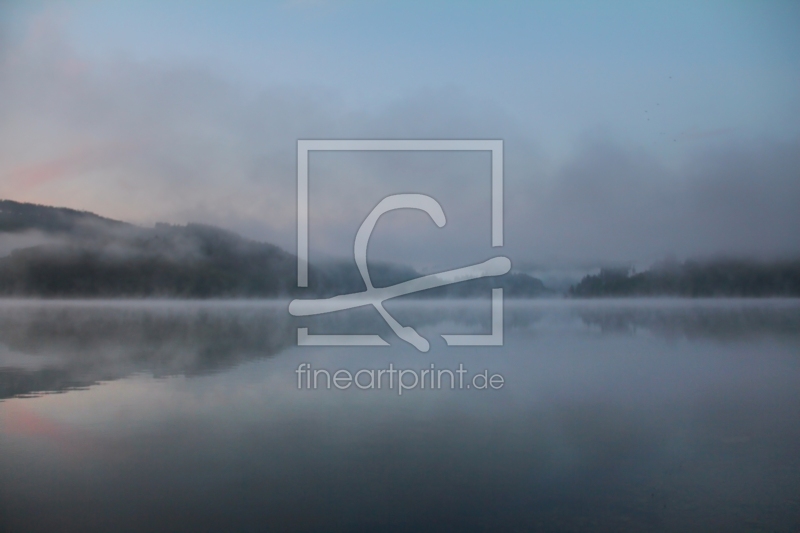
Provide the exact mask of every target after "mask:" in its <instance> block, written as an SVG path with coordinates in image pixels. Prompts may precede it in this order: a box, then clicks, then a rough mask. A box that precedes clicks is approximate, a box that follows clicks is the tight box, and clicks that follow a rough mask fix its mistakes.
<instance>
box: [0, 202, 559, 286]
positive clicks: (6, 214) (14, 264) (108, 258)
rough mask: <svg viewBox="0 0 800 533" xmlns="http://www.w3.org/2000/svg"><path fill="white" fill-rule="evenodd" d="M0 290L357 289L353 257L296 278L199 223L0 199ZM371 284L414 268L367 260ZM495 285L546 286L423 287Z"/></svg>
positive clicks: (246, 244) (284, 264) (278, 257)
mask: <svg viewBox="0 0 800 533" xmlns="http://www.w3.org/2000/svg"><path fill="white" fill-rule="evenodd" d="M7 238H8V240H9V241H10V242H13V243H15V244H16V245H17V246H19V247H18V248H16V249H14V250H12V251H11V252H10V254H9V255H7V256H6V257H2V258H0V294H2V295H6V296H35V297H78V298H81V297H167V298H273V297H289V296H295V295H301V294H302V295H314V296H333V295H336V294H342V293H351V292H360V291H364V290H365V289H366V287H365V285H364V282H363V280H362V279H361V277H360V276H359V274H358V272H357V270H356V268H355V264H350V263H347V262H344V261H341V262H340V261H328V262H326V263H324V264H321V265H316V266H315V265H312V266H311V267H310V269H309V287H310V288H309V289H298V288H297V287H296V265H297V258H296V256H295V255H293V254H290V253H287V252H285V251H283V250H281V249H280V248H278V247H277V246H274V245H272V244H268V243H262V242H256V241H253V240H249V239H245V238H243V237H241V236H239V235H237V234H235V233H233V232H230V231H226V230H224V229H221V228H217V227H214V226H209V225H203V224H187V225H186V226H180V225H170V224H163V223H158V224H156V225H155V227H154V228H152V229H149V228H141V227H137V226H134V225H132V224H126V223H124V222H119V221H116V220H111V219H107V218H103V217H100V216H98V215H95V214H92V213H88V212H81V211H75V210H71V209H66V208H55V207H47V206H40V205H34V204H24V203H18V202H13V201H9V200H5V201H0V240H2V241H5V240H6V239H7ZM370 268H371V274H372V277H373V280H374V282H375V284H376V286H383V285H391V284H395V283H400V282H402V281H407V280H409V279H413V278H416V277H418V276H420V275H421V274H419V273H418V272H417V271H416V270H414V269H413V268H411V267H407V266H403V265H395V264H389V263H377V264H373V265H371V267H370ZM497 287H503V288H505V289H506V290H507V292H508V294H509V296H512V297H514V296H516V297H531V296H540V295H545V294H550V293H551V291H549V290H548V289H547V288H546V287H545V286H544V284H543V283H542V282H541V281H540V280H538V279H536V278H533V277H531V276H529V275H527V274H523V273H509V274H507V275H505V276H503V277H501V278H488V279H487V278H484V279H481V280H475V281H473V282H463V283H456V284H454V285H449V286H445V287H440V288H437V289H432V290H429V291H425V294H424V296H426V297H451V296H453V297H473V296H478V295H481V294H486V292H487V291H488V290H489V289H491V288H497Z"/></svg>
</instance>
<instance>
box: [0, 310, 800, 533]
mask: <svg viewBox="0 0 800 533" xmlns="http://www.w3.org/2000/svg"><path fill="white" fill-rule="evenodd" d="M488 309H489V304H488V301H486V302H483V301H478V302H410V303H403V302H395V303H394V304H393V306H392V308H391V312H392V313H393V314H394V315H395V316H396V317H397V318H398V320H400V321H401V322H402V323H404V324H409V325H413V326H414V327H417V328H419V331H420V333H422V334H423V335H425V336H426V337H427V338H428V339H430V340H431V344H432V350H431V352H430V353H428V354H420V353H418V352H417V351H416V350H415V349H413V347H410V346H408V345H405V343H403V342H401V341H399V340H398V339H396V338H393V337H392V336H391V334H390V333H389V332H388V328H386V327H385V325H382V321H381V319H380V317H377V316H375V315H374V314H373V313H371V312H369V310H362V311H361V312H359V313H355V314H336V315H331V316H329V317H315V319H314V321H309V322H303V323H302V324H298V323H297V322H294V321H293V320H292V319H290V317H289V315H288V313H287V312H286V303H285V302H275V303H270V302H250V303H220V302H217V303H189V304H185V303H184V304H178V303H168V302H162V303H159V304H153V303H137V304H126V303H118V302H117V303H114V302H107V303H102V302H96V303H92V304H79V305H76V304H70V303H63V302H62V303H47V304H36V303H30V302H28V303H25V302H10V303H6V304H4V305H2V306H0V343H2V351H1V352H0V366H3V367H4V369H5V370H4V371H3V376H13V377H12V378H7V377H3V380H4V382H3V385H2V386H3V396H4V397H5V398H6V401H4V402H2V403H0V531H26V532H34V531H52V530H57V531H109V530H114V531H170V532H171V531H223V530H224V531H314V532H315V531H415V532H419V531H448V530H451V531H786V532H789V531H796V530H797V529H798V525H800V500H799V499H798V498H797V494H800V444H798V443H800V387H798V384H799V383H800V356H798V354H799V353H800V350H798V348H800V336H799V335H798V331H800V303H798V302H796V301H787V300H783V301H750V302H737V301H646V300H635V301H616V302H580V301H533V302H507V306H506V343H505V346H504V347H502V348H491V349H486V348H463V349H447V348H446V347H445V346H444V343H443V341H441V339H440V338H438V337H437V336H438V335H439V334H441V333H462V332H470V333H476V332H488V331H489V315H488ZM298 325H303V326H307V327H309V328H312V331H317V332H331V333H336V332H347V333H379V334H382V335H384V337H385V338H386V339H387V340H389V341H390V342H391V343H392V346H391V347H387V348H374V349H373V348H363V349H360V348H315V349H301V348H298V347H296V346H295V343H296V331H295V328H296V327H297V326H298ZM381 328H384V329H381ZM300 362H305V363H309V364H311V365H313V366H314V367H315V368H328V369H331V370H335V369H338V368H347V369H351V370H355V369H358V368H380V367H383V366H385V365H386V364H387V362H394V363H395V364H396V365H397V366H401V367H408V368H424V367H425V366H427V365H429V364H431V363H432V362H435V363H436V365H437V366H438V367H450V368H452V367H455V366H456V365H457V364H458V363H463V364H464V365H465V366H466V367H468V368H470V369H483V368H490V369H491V370H492V371H493V372H499V373H502V374H503V375H504V376H506V386H505V387H504V388H503V389H502V390H497V391H451V390H424V391H422V390H417V391H412V392H411V393H409V394H407V395H404V396H402V397H398V396H397V395H396V394H395V393H392V392H390V391H360V390H353V389H350V390H346V391H339V390H297V386H296V375H295V373H294V371H295V369H296V368H297V366H298V364H299V363H300ZM97 383H100V384H99V385H94V386H90V387H89V388H88V390H76V391H69V390H68V389H69V388H70V387H80V388H85V387H87V386H89V385H91V384H97ZM65 390H66V391H67V392H66V393H65V394H58V395H50V394H48V395H42V396H39V397H30V396H35V395H36V394H34V393H39V392H41V391H65ZM15 395H23V396H25V397H22V398H20V397H17V398H12V397H13V396H15Z"/></svg>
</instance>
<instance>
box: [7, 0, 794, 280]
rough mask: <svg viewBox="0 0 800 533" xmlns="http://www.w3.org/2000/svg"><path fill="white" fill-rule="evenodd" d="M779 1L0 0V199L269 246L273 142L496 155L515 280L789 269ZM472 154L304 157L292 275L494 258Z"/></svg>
mask: <svg viewBox="0 0 800 533" xmlns="http://www.w3.org/2000/svg"><path fill="white" fill-rule="evenodd" d="M798 27H800V4H797V3H796V2H779V1H773V2H756V1H751V2H736V1H725V2H713V1H707V2H678V1H676V2H646V1H637V2H622V1H619V2H602V3H601V2H579V1H574V2H555V1H552V2H504V3H502V4H500V3H493V2H414V1H409V2H383V1H373V2H359V1H336V0H293V1H276V2H245V1H234V2H188V1H166V2H156V1H135V2H134V1H102V2H101V1H80V0H77V1H73V2H57V1H51V2H42V1H32V2H21V1H20V2H14V1H10V2H9V1H5V2H0V198H6V199H12V200H17V201H26V202H36V203H42V204H47V205H58V206H65V207H71V208H75V209H82V210H89V211H92V212H96V213H98V214H100V215H103V216H107V217H110V218H115V219H120V220H125V221H128V222H132V223H136V224H141V225H144V226H151V225H153V224H154V223H155V222H158V221H164V222H171V223H181V224H183V223H187V222H202V223H208V224H215V225H219V226H222V227H225V228H227V229H231V230H233V231H237V232H239V233H241V234H243V235H245V236H247V237H250V238H254V239H258V240H264V241H269V242H273V243H276V244H278V245H280V246H282V247H283V248H285V249H287V250H289V251H294V250H295V246H296V243H295V239H296V233H295V231H296V204H295V187H296V143H297V140H298V139H348V138H356V139H371V138H375V139H382V138H392V139H393V138H398V139H402V138H411V139H502V140H503V141H504V154H505V196H504V198H505V211H506V213H505V234H506V238H505V241H506V245H505V246H504V253H505V254H506V255H508V256H509V257H511V258H512V261H513V263H514V265H515V268H516V269H521V270H527V271H537V269H538V270H542V269H552V268H557V269H563V270H569V269H572V268H577V269H580V268H586V267H587V265H589V266H594V265H598V264H603V263H625V262H632V263H634V264H637V265H647V264H649V263H651V262H653V261H657V260H659V259H663V258H665V257H676V258H679V259H680V258H687V257H701V256H712V255H719V254H726V255H756V256H760V257H779V256H780V257H783V256H797V255H800V238H798V237H797V228H798V227H800V210H799V209H798V208H797V206H799V205H800V32H798V31H797V28H798ZM489 169H490V162H489V159H488V156H487V155H486V154H368V155H364V154H353V153H347V154H330V153H318V154H314V155H313V156H312V159H311V162H310V184H311V185H310V191H311V193H310V206H309V209H310V211H309V217H310V228H311V232H310V245H311V248H310V250H311V260H312V261H314V260H315V259H317V260H319V259H323V258H328V257H346V256H350V255H351V250H352V246H353V244H352V243H353V239H354V236H355V232H356V230H357V228H358V226H359V224H360V223H361V221H363V219H364V217H365V216H366V214H367V213H368V212H369V211H370V210H371V208H372V207H373V206H374V205H375V204H376V203H377V201H379V200H380V199H381V198H382V197H384V196H386V195H389V194H396V193H399V192H424V193H427V194H430V195H431V196H433V197H434V198H436V199H437V200H438V201H439V202H440V203H441V204H442V207H443V208H444V210H445V213H446V214H447V218H448V222H447V224H446V226H445V227H444V228H441V229H440V228H437V227H436V226H435V225H434V224H433V223H432V222H431V221H430V220H429V219H427V218H426V215H424V214H422V213H391V214H388V215H386V216H385V217H384V218H385V220H382V221H381V223H380V224H379V225H378V228H377V229H376V231H375V236H374V237H373V240H372V241H371V244H370V257H371V258H372V259H376V260H385V261H398V262H405V263H410V264H412V265H414V266H416V267H417V268H419V269H421V270H426V271H427V270H436V269H440V268H443V267H446V268H453V267H456V266H461V265H463V264H469V263H472V262H475V261H478V260H483V259H486V258H488V257H491V256H493V255H496V254H497V252H498V250H497V249H492V248H491V243H490V228H489V226H488V221H489V220H490V212H489V206H490V203H489V196H488V192H489V190H490V189H489V181H488V180H489Z"/></svg>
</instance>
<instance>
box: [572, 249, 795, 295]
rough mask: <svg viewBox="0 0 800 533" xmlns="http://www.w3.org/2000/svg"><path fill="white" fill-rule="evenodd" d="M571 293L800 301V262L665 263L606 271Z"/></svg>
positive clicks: (592, 277) (587, 277) (721, 260)
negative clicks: (636, 270)
mask: <svg viewBox="0 0 800 533" xmlns="http://www.w3.org/2000/svg"><path fill="white" fill-rule="evenodd" d="M569 292H570V295H572V296H578V297H602V296H688V297H713V296H730V297H768V296H800V260H782V261H773V262H764V261H756V260H753V259H731V258H724V259H715V260H707V261H696V260H694V261H685V262H683V263H678V262H674V261H665V262H661V263H657V264H656V265H654V266H653V267H652V268H650V269H649V270H646V271H644V272H639V273H634V272H632V271H631V270H630V269H627V268H623V269H614V268H611V269H602V270H600V273H599V274H596V275H590V276H586V277H584V278H583V279H582V280H581V281H580V283H578V284H577V285H574V286H572V287H571V288H570V291H569Z"/></svg>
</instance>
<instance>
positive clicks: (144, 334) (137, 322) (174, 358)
mask: <svg viewBox="0 0 800 533" xmlns="http://www.w3.org/2000/svg"><path fill="white" fill-rule="evenodd" d="M288 319H289V316H288V313H287V312H286V309H285V305H278V304H275V305H266V306H259V307H253V308H252V309H248V308H241V307H239V308H237V309H236V310H235V311H234V310H231V309H230V308H226V307H225V306H224V305H223V304H220V305H214V306H193V305H192V304H191V303H189V304H177V305H168V304H162V305H159V304H152V305H136V304H133V305H127V306H126V305H125V304H105V305H104V304H97V305H86V304H78V305H68V304H66V305H62V304H57V303H53V304H44V305H36V304H11V305H6V306H2V307H0V343H2V345H3V346H4V347H5V348H6V349H7V350H8V351H9V352H11V353H14V354H17V355H16V357H15V359H16V363H17V364H16V366H17V368H5V369H0V398H8V397H10V396H14V395H20V394H27V393H31V392H35V391H63V390H68V389H70V388H75V387H83V386H87V385H91V384H93V383H97V382H99V381H108V380H113V379H119V378H121V377H125V376H128V375H131V374H133V373H136V372H147V373H151V374H153V375H155V376H168V375H177V374H183V375H197V374H204V373H209V372H214V371H218V370H223V369H225V368H229V367H231V366H233V365H236V364H238V363H240V362H243V361H247V360H250V359H254V358H257V357H264V356H270V355H274V354H276V353H278V352H279V351H281V350H282V349H284V348H286V347H287V346H289V345H291V344H293V343H294V340H295V338H296V333H295V330H294V329H292V328H291V326H290V324H289V320H288ZM20 359H24V364H20V361H19V360H20ZM0 361H2V359H0Z"/></svg>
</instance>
